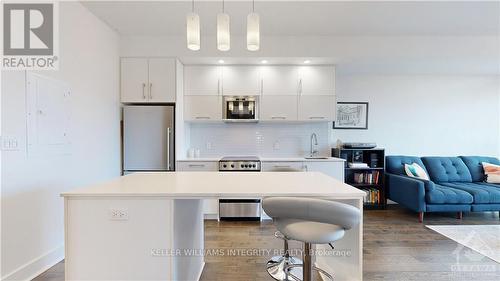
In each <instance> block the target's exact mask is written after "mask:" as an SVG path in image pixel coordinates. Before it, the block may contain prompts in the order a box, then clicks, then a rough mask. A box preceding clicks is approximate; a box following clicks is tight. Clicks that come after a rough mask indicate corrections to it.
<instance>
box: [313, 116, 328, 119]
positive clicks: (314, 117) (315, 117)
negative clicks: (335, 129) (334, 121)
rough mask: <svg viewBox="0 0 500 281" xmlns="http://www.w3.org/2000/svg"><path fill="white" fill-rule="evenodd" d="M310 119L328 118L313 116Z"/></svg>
mask: <svg viewBox="0 0 500 281" xmlns="http://www.w3.org/2000/svg"><path fill="white" fill-rule="evenodd" d="M309 119H326V117H322V116H311V117H309Z"/></svg>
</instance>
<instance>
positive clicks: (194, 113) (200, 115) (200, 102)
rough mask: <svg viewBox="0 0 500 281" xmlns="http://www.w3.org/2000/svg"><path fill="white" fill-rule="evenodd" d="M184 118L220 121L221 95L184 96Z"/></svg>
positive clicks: (188, 119)
mask: <svg viewBox="0 0 500 281" xmlns="http://www.w3.org/2000/svg"><path fill="white" fill-rule="evenodd" d="M184 120H185V121H189V122H193V121H221V120H222V97H221V96H213V95H212V96H210V95H197V96H194V95H192V96H184Z"/></svg>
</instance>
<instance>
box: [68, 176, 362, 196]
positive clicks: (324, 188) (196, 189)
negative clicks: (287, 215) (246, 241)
mask: <svg viewBox="0 0 500 281" xmlns="http://www.w3.org/2000/svg"><path fill="white" fill-rule="evenodd" d="M270 186H271V188H270ZM364 195H365V193H364V192H363V191H361V190H358V189H356V188H354V187H352V186H350V185H347V184H345V183H343V182H341V181H338V180H336V179H334V178H332V177H329V176H327V175H324V174H322V173H319V172H260V173H249V172H231V173H228V172H149V173H134V174H130V175H127V176H122V177H119V178H116V179H113V180H110V181H108V182H104V183H99V184H95V185H92V186H89V187H85V188H80V189H76V190H72V191H68V192H63V193H61V196H63V197H77V196H91V197H95V196H139V197H147V196H155V197H159V196H160V197H172V198H221V197H238V198H245V197H248V198H252V197H265V196H304V197H335V198H346V199H349V198H351V199H353V198H362V197H363V196H364Z"/></svg>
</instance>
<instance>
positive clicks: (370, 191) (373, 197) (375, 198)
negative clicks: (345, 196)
mask: <svg viewBox="0 0 500 281" xmlns="http://www.w3.org/2000/svg"><path fill="white" fill-rule="evenodd" d="M362 190H363V191H364V192H365V197H364V198H363V203H365V204H380V203H381V192H380V190H378V189H375V188H367V189H362Z"/></svg>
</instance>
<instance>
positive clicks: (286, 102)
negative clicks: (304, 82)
mask: <svg viewBox="0 0 500 281" xmlns="http://www.w3.org/2000/svg"><path fill="white" fill-rule="evenodd" d="M297 100H298V97H297V95H287V96H285V95H263V96H261V99H260V101H261V103H260V105H261V106H260V120H263V121H296V120H297Z"/></svg>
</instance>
